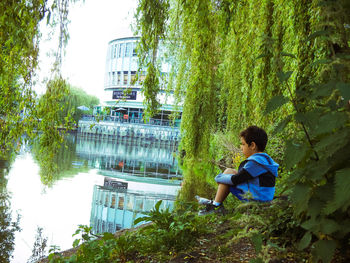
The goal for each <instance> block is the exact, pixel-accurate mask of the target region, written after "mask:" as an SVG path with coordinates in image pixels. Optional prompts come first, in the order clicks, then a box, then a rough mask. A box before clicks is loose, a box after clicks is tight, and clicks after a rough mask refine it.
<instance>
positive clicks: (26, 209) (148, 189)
mask: <svg viewBox="0 0 350 263" xmlns="http://www.w3.org/2000/svg"><path fill="white" fill-rule="evenodd" d="M176 148H177V142H175V141H172V142H170V141H165V140H162V141H157V140H146V141H143V140H141V139H140V138H138V137H135V136H134V137H133V138H127V140H126V139H125V137H116V138H115V139H114V140H108V139H102V140H101V139H100V138H87V137H82V136H80V135H79V134H68V135H67V136H66V138H65V141H64V143H63V144H62V146H61V148H59V150H58V151H57V152H55V153H54V154H53V153H52V152H51V153H50V152H49V153H48V152H47V151H46V152H45V151H42V149H41V148H40V145H38V144H35V143H33V144H32V145H29V144H28V145H24V147H23V149H22V151H21V152H20V154H19V155H18V156H17V157H16V159H15V161H14V163H13V167H11V169H10V171H9V176H8V179H9V180H8V183H5V184H4V185H7V186H6V187H7V190H8V191H9V192H11V210H12V211H17V210H18V211H20V213H21V216H22V218H21V222H20V227H21V228H22V231H21V232H20V233H16V239H15V251H14V259H13V260H12V261H11V262H16V263H17V262H26V260H27V259H28V258H29V257H30V255H31V252H32V248H33V245H32V244H33V243H34V241H35V235H36V232H37V228H38V227H41V228H42V229H43V235H45V236H47V237H48V247H50V246H51V245H56V246H59V247H60V248H61V249H68V248H70V247H71V246H72V243H73V241H74V237H72V234H73V233H74V232H75V230H76V229H77V227H78V225H80V224H82V225H89V224H90V225H91V226H92V227H93V229H94V232H95V233H100V232H104V231H109V232H114V231H115V230H117V229H121V228H128V227H132V226H133V219H135V218H137V217H139V216H141V215H142V213H144V212H146V211H149V210H150V209H151V208H153V206H154V204H155V203H156V202H157V201H158V200H160V199H162V200H164V201H163V204H162V205H163V206H167V207H169V208H170V209H171V208H172V207H173V205H174V200H175V197H176V194H177V191H178V189H179V184H180V180H181V171H180V170H179V168H178V164H177V161H176V158H175V151H176ZM45 154H52V155H51V157H50V158H46V156H45ZM53 167H54V169H53ZM53 171H55V173H53ZM106 177H108V178H110V179H111V180H114V181H119V182H122V183H124V184H127V189H119V188H116V187H110V186H109V187H108V186H107V185H105V184H104V180H105V178H106ZM169 179H170V180H169ZM3 207H6V208H9V204H8V203H7V204H5V205H4V206H3ZM5 212H6V213H7V214H8V213H9V210H6V211H5ZM1 216H2V215H0V217H1ZM12 218H15V215H14V214H12ZM10 237H11V236H10ZM12 238H13V236H12ZM0 248H1V247H0ZM1 251H4V250H2V249H1ZM8 251H10V250H8ZM0 262H3V261H0ZM4 262H6V261H4Z"/></svg>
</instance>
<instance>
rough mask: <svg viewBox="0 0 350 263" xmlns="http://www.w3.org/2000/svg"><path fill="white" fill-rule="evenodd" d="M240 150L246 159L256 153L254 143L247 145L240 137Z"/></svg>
mask: <svg viewBox="0 0 350 263" xmlns="http://www.w3.org/2000/svg"><path fill="white" fill-rule="evenodd" d="M241 150H242V152H243V154H244V156H245V157H246V158H248V157H249V156H251V155H253V154H254V153H257V152H258V151H257V147H256V144H255V142H252V143H251V144H250V145H248V143H247V142H246V141H245V139H244V138H243V137H241Z"/></svg>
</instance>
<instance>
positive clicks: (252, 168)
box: [199, 126, 278, 215]
mask: <svg viewBox="0 0 350 263" xmlns="http://www.w3.org/2000/svg"><path fill="white" fill-rule="evenodd" d="M240 137H241V138H240V139H241V150H242V152H243V155H244V156H245V157H246V158H247V159H246V160H245V161H243V162H242V163H241V164H240V165H239V168H238V172H237V171H236V170H235V169H231V168H227V169H226V170H225V171H224V172H223V173H222V174H219V175H217V176H216V177H215V181H216V182H217V183H218V190H217V192H216V196H215V199H214V201H210V200H208V201H207V202H203V201H202V204H206V208H205V209H203V210H200V211H199V214H200V215H204V214H210V213H213V212H217V213H220V212H221V213H223V212H224V211H225V210H224V207H223V205H222V202H223V201H224V200H225V199H226V197H227V196H228V194H229V193H230V192H231V193H232V194H233V195H235V196H236V197H237V198H238V199H239V200H242V201H248V200H247V199H244V197H243V195H244V194H246V193H248V192H250V193H251V195H252V200H255V201H260V202H268V201H271V200H272V199H273V195H274V193H275V180H276V177H277V169H278V164H277V163H276V162H274V161H273V160H272V159H271V157H270V156H269V155H268V154H266V153H264V152H263V151H264V150H265V147H266V144H267V134H266V132H265V131H264V130H263V129H261V128H259V127H257V126H250V127H248V128H247V129H245V130H244V131H242V132H241V133H240Z"/></svg>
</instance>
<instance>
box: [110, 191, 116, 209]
mask: <svg viewBox="0 0 350 263" xmlns="http://www.w3.org/2000/svg"><path fill="white" fill-rule="evenodd" d="M115 203H116V198H115V194H113V195H112V202H111V208H115Z"/></svg>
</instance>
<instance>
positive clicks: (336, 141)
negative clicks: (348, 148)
mask: <svg viewBox="0 0 350 263" xmlns="http://www.w3.org/2000/svg"><path fill="white" fill-rule="evenodd" d="M348 137H349V130H348V129H342V130H338V131H337V132H335V133H331V134H329V135H327V136H325V137H323V138H322V139H321V140H320V141H319V142H318V143H317V144H316V145H315V150H316V151H317V152H321V151H324V155H325V156H326V157H330V156H332V155H333V154H334V153H335V152H337V151H338V150H339V149H341V148H342V147H343V146H344V143H343V142H344V141H346V140H347V138H348Z"/></svg>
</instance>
